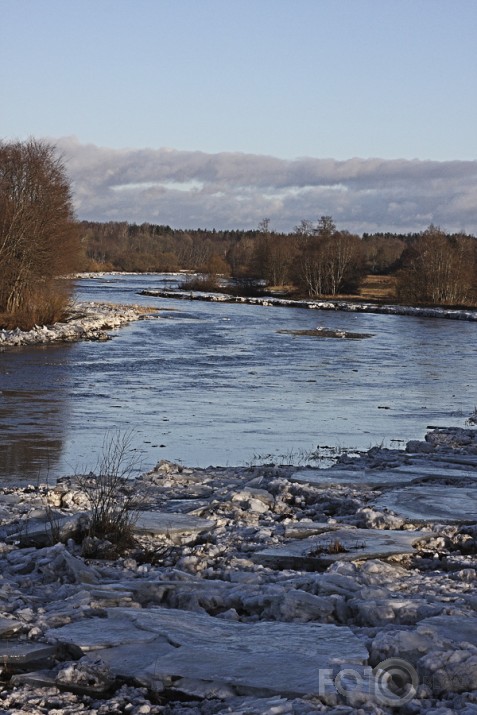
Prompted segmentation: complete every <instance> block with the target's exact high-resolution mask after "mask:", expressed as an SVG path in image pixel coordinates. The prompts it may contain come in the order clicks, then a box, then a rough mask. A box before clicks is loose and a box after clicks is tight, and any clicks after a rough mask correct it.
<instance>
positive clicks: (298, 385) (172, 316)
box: [0, 275, 477, 482]
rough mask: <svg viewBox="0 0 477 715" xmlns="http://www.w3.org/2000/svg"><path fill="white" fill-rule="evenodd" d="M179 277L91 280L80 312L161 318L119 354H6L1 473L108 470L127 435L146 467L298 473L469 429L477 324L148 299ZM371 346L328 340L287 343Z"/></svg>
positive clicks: (75, 349)
mask: <svg viewBox="0 0 477 715" xmlns="http://www.w3.org/2000/svg"><path fill="white" fill-rule="evenodd" d="M171 280H174V279H171V277H166V276H159V275H143V276H107V277H101V278H95V279H82V280H79V281H78V282H77V288H76V297H77V299H78V300H95V301H112V302H120V303H141V304H143V305H148V306H153V307H157V308H158V309H159V316H160V317H159V318H157V319H152V320H144V321H139V322H136V323H132V324H130V325H129V326H127V327H124V328H121V329H119V330H117V331H115V332H114V333H113V338H112V339H111V340H110V341H108V342H81V343H76V344H69V345H55V346H47V347H35V348H19V349H15V350H11V351H6V352H4V353H1V354H0V390H1V392H0V427H1V432H0V475H1V476H2V478H3V479H4V480H8V481H10V480H12V481H15V482H19V481H24V480H28V481H35V480H36V479H41V480H45V479H47V478H48V479H51V481H54V480H55V479H56V478H57V477H58V476H62V475H65V474H72V473H75V472H78V471H84V470H88V471H89V470H90V469H94V468H95V467H96V465H97V461H98V459H99V456H100V454H101V452H102V445H103V442H104V441H105V440H106V441H108V440H109V438H110V435H111V434H112V433H116V434H117V433H118V432H117V431H119V433H120V434H121V435H125V434H128V436H129V437H130V442H131V446H132V449H133V450H134V455H135V456H136V457H137V468H138V469H149V468H152V467H153V466H154V465H155V464H156V463H157V462H158V461H159V460H160V459H169V460H173V461H179V462H182V463H183V464H185V465H190V466H207V465H210V464H213V465H224V466H226V465H239V464H247V463H254V462H257V461H263V460H265V461H278V460H280V461H286V462H295V463H300V462H302V461H303V459H305V460H306V459H307V458H306V457H305V455H306V454H307V453H308V452H309V451H316V450H317V448H319V449H318V453H319V454H322V455H324V454H327V450H326V449H323V448H325V447H326V448H333V449H337V450H340V449H344V448H353V449H368V448H369V447H371V446H374V445H376V444H384V445H385V446H388V447H403V446H404V443H405V441H407V440H408V439H420V438H422V437H423V436H424V434H425V432H426V428H427V426H428V425H439V424H440V425H457V426H463V425H464V424H465V419H466V418H467V417H468V415H469V414H470V413H471V412H472V411H473V410H474V407H475V405H476V403H477V394H476V379H475V378H476V354H475V349H474V348H475V344H476V333H477V325H476V324H475V323H466V322H462V321H452V320H444V319H435V318H416V317H408V316H392V315H372V314H353V313H340V312H328V311H326V312H320V311H314V310H313V311H311V310H304V309H300V308H276V307H263V306H251V305H240V304H239V305H237V304H226V303H208V302H200V301H183V300H167V299H162V298H152V297H147V296H140V295H139V294H138V291H139V290H141V289H143V288H152V289H154V288H164V287H168V286H169V285H170V283H169V281H171ZM318 326H323V327H328V328H336V329H343V330H347V331H353V332H360V333H371V334H372V337H369V338H366V339H362V340H339V339H338V340H337V339H317V338H313V337H309V336H296V335H290V334H286V333H281V332H279V331H280V330H296V329H298V330H303V329H310V328H316V327H318Z"/></svg>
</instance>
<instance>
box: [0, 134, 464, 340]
mask: <svg viewBox="0 0 477 715" xmlns="http://www.w3.org/2000/svg"><path fill="white" fill-rule="evenodd" d="M79 270H90V271H99V270H101V271H107V270H118V271H135V272H136V271H137V272H143V271H150V272H176V271H180V270H181V271H191V272H199V273H201V274H204V275H205V276H208V281H209V285H211V286H212V287H213V285H214V282H216V280H217V278H216V277H217V276H222V277H228V278H230V279H231V280H233V281H234V282H235V283H238V284H241V285H242V287H245V289H247V290H251V289H252V288H253V286H255V288H256V286H257V285H260V286H262V287H265V288H272V287H275V288H276V287H281V288H282V289H284V290H285V289H286V290H287V291H288V292H289V293H290V294H293V295H295V296H307V297H311V298H321V297H326V296H337V295H343V294H345V295H357V294H358V293H359V290H360V287H361V285H362V283H363V280H364V279H365V277H366V276H369V275H375V276H383V275H384V276H389V277H391V278H392V285H393V286H394V298H395V299H396V300H398V301H402V302H407V303H412V304H430V305H455V306H458V305H477V240H476V238H475V237H474V236H469V235H466V234H448V233H446V232H445V231H444V230H443V229H441V228H439V227H436V226H433V225H430V226H428V227H427V228H426V229H425V230H424V231H421V232H419V233H414V234H405V235H403V234H393V233H375V234H363V235H362V236H358V235H356V234H353V233H350V232H348V231H344V230H340V229H338V227H337V226H336V224H335V222H334V220H333V218H332V217H331V216H326V215H323V216H321V217H320V218H319V219H318V220H316V221H310V220H308V219H303V220H302V221H301V222H300V223H299V224H298V225H297V226H295V228H294V229H293V231H291V232H289V233H279V232H276V231H274V230H273V229H272V228H271V225H270V219H268V218H265V219H263V220H262V221H261V222H260V224H259V226H257V228H256V229H254V230H246V231H243V230H235V231H221V230H215V229H212V230H208V229H201V228H197V229H193V230H183V229H175V228H172V227H170V226H168V225H157V224H152V223H143V224H140V225H137V224H129V223H127V222H117V221H110V222H107V223H100V222H92V221H77V220H76V218H75V216H74V211H73V204H72V197H71V189H70V184H69V180H68V177H67V174H66V170H65V167H64V164H63V163H62V161H61V159H60V158H59V157H58V156H57V153H56V150H55V147H54V146H52V145H50V144H48V143H45V142H40V141H36V140H34V139H31V140H29V141H27V142H10V143H7V142H0V327H2V326H3V327H15V326H20V327H29V326H30V327H31V326H32V325H34V324H35V323H38V324H41V323H43V324H44V323H52V322H54V321H55V320H58V319H60V318H61V317H62V316H63V315H64V312H65V310H66V307H67V305H68V300H69V296H70V286H69V285H68V282H67V281H65V280H64V276H65V275H66V274H69V273H71V272H73V271H79Z"/></svg>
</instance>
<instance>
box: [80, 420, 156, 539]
mask: <svg viewBox="0 0 477 715" xmlns="http://www.w3.org/2000/svg"><path fill="white" fill-rule="evenodd" d="M138 466H139V465H138V460H137V456H136V455H135V453H134V451H133V449H132V433H131V432H127V433H121V432H119V431H113V432H107V433H106V435H105V438H104V440H103V447H102V453H101V456H100V458H99V461H98V465H97V469H96V471H94V472H90V473H89V474H87V475H82V476H78V477H77V481H78V484H79V487H80V489H81V490H82V491H83V492H84V494H85V495H86V496H87V498H88V500H89V503H90V507H91V520H90V526H89V536H91V537H93V538H98V539H107V540H108V541H110V542H111V543H112V544H114V545H115V547H116V548H117V550H118V551H123V550H125V549H127V548H129V547H131V546H133V545H134V543H135V540H134V535H133V532H134V525H135V523H136V520H137V516H138V510H139V509H140V508H141V505H142V503H143V495H141V494H138V493H137V490H136V488H135V485H134V481H133V477H134V476H135V474H136V473H137V470H138Z"/></svg>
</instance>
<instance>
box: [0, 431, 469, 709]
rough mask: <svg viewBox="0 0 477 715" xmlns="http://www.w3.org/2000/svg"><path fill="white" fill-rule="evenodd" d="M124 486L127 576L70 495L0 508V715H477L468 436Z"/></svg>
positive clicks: (173, 468) (63, 490) (178, 473)
mask: <svg viewBox="0 0 477 715" xmlns="http://www.w3.org/2000/svg"><path fill="white" fill-rule="evenodd" d="M132 486H133V489H134V490H136V491H137V492H143V493H144V494H145V501H144V504H143V510H142V511H141V512H140V514H139V515H138V522H137V529H136V532H137V542H138V543H137V546H136V547H135V548H133V549H131V550H130V551H129V552H128V553H127V554H126V555H123V556H122V557H120V558H118V557H116V556H114V554H113V553H112V550H111V545H110V544H108V543H107V542H98V541H94V540H93V541H92V540H91V539H90V538H86V539H85V538H84V529H85V528H86V523H87V520H88V511H87V510H88V504H87V501H86V499H85V496H84V494H83V492H82V491H81V489H80V488H79V486H78V483H77V481H76V479H75V478H74V477H71V478H65V479H63V480H60V481H59V483H58V484H57V485H56V486H54V487H50V488H49V489H48V488H47V487H46V486H45V485H43V486H42V485H38V486H35V487H33V486H32V487H28V488H24V489H20V488H10V489H7V488H3V489H2V490H1V491H2V499H1V507H2V508H1V512H0V519H1V523H0V541H1V543H0V570H1V571H0V572H1V577H0V578H1V582H2V588H1V591H0V598H1V602H2V610H3V617H2V618H1V619H0V649H1V653H0V656H1V660H2V663H3V684H2V687H1V688H0V708H1V707H3V708H4V712H12V713H13V712H22V713H46V712H55V713H57V714H59V713H85V712H89V713H98V715H99V714H101V713H104V714H106V713H110V712H124V713H170V714H171V715H172V714H174V715H179V714H181V715H182V714H183V715H185V714H186V713H187V714H188V715H193V714H195V715H199V714H200V715H211V714H212V713H217V714H218V713H230V714H235V715H279V714H282V713H283V714H287V713H290V714H292V713H293V714H295V715H308V714H309V713H328V714H329V715H331V714H332V715H344V714H345V713H355V714H356V715H359V714H363V713H374V715H378V714H383V713H386V714H387V713H393V712H400V713H403V714H404V715H412V714H414V713H428V714H432V715H444V713H445V714H447V713H459V715H471V713H475V712H477V620H476V618H475V611H476V609H477V595H476V592H475V584H476V581H477V555H476V554H477V509H476V506H475V504H476V503H477V501H476V497H477V430H475V429H470V428H469V429H465V430H463V429H458V428H449V429H436V430H433V431H432V432H430V433H429V434H428V435H427V437H426V440H425V441H424V442H420V441H416V442H412V443H409V444H408V447H407V450H406V451H398V450H387V449H376V448H375V449H372V450H370V451H369V452H368V453H366V454H365V455H363V456H361V457H360V458H347V457H343V458H342V459H341V460H340V462H339V463H338V464H337V465H336V466H334V467H333V468H331V469H327V470H316V469H310V468H302V469H299V468H297V467H291V466H275V465H263V466H254V467H240V468H232V467H214V468H212V467H210V468H207V469H192V468H184V467H182V466H180V465H175V464H171V463H168V462H163V463H160V464H159V465H157V467H156V468H155V469H153V470H152V471H151V472H148V473H146V474H144V475H142V476H141V477H139V478H137V479H136V480H135V482H134V484H133V485H132ZM400 494H403V495H404V494H407V495H408V496H407V497H406V498H403V499H402V500H401V499H400V498H399V495H400ZM52 536H54V538H53V539H52V541H51V543H50V544H48V540H49V539H50V538H52ZM58 537H61V540H60V541H58ZM55 542H57V543H55ZM396 708H398V710H396Z"/></svg>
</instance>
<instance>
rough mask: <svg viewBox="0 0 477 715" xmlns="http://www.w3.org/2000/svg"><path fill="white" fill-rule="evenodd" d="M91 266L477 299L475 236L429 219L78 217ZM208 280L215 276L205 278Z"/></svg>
mask: <svg viewBox="0 0 477 715" xmlns="http://www.w3.org/2000/svg"><path fill="white" fill-rule="evenodd" d="M80 226H81V234H82V240H83V244H84V248H85V252H86V255H87V258H88V261H89V266H90V269H91V270H121V271H152V272H162V271H164V272H170V271H172V272H175V271H179V270H185V271H192V272H199V273H202V274H205V275H207V276H209V277H210V276H215V275H217V274H220V275H222V276H226V277H232V278H234V279H236V280H237V281H239V282H240V281H242V282H246V281H249V282H253V281H255V282H258V281H260V282H262V283H263V284H265V285H266V286H269V287H272V286H273V287H277V286H281V287H286V288H287V289H288V290H290V291H292V292H294V293H295V294H296V295H301V296H308V297H311V298H319V297H323V296H337V295H343V294H346V295H353V294H354V295H356V294H358V293H359V289H360V287H361V285H362V283H363V280H364V279H365V277H366V276H369V275H375V276H378V275H384V276H391V277H392V278H393V285H394V290H395V299H396V300H400V301H404V302H408V303H419V304H430V305H475V304H477V239H476V238H475V237H474V236H470V235H466V234H448V233H446V232H445V231H444V230H443V229H441V228H439V227H437V226H434V225H430V226H428V227H427V228H426V229H425V230H424V231H422V232H419V233H409V234H393V233H375V234H367V233H365V234H363V235H362V236H358V235H356V234H352V233H350V232H348V231H343V230H339V229H338V228H337V226H336V224H335V223H334V221H333V218H332V217H331V216H321V218H320V219H318V220H317V221H316V222H313V221H309V220H303V221H301V222H300V224H299V225H297V226H296V227H295V229H294V230H293V231H292V232H290V233H278V232H275V231H273V230H272V229H271V227H270V221H269V219H264V220H263V221H261V222H260V224H259V226H258V227H257V229H256V230H251V231H250V230H249V231H240V230H236V231H217V230H207V229H194V230H181V229H173V228H171V227H170V226H161V225H155V224H150V223H144V224H141V225H136V224H128V223H126V222H122V223H118V222H108V223H95V222H86V221H83V222H81V224H80ZM208 284H209V285H210V284H211V281H210V280H209V281H208Z"/></svg>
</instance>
